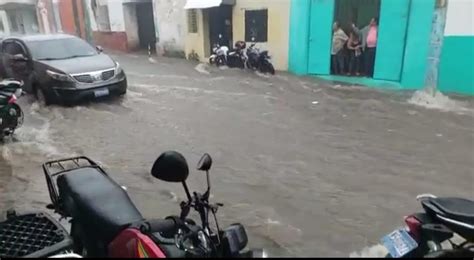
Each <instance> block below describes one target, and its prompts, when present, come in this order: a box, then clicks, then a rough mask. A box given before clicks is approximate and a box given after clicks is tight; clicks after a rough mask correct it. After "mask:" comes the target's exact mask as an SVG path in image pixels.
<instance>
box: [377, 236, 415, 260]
mask: <svg viewBox="0 0 474 260" xmlns="http://www.w3.org/2000/svg"><path fill="white" fill-rule="evenodd" d="M381 241H382V244H383V245H384V246H385V248H387V250H388V252H389V253H390V255H391V256H392V257H393V258H401V257H403V256H405V255H407V254H408V253H410V252H411V251H413V250H415V249H416V248H417V247H418V243H416V241H415V240H414V239H413V238H412V237H411V236H410V234H408V232H407V231H406V230H404V229H398V230H395V231H393V232H392V233H390V234H388V235H386V236H384V237H383V238H382V240H381Z"/></svg>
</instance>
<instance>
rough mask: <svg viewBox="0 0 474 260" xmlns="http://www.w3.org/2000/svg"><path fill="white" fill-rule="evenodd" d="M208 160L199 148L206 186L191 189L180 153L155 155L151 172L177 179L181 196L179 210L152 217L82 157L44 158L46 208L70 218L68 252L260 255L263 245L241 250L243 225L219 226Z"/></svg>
mask: <svg viewBox="0 0 474 260" xmlns="http://www.w3.org/2000/svg"><path fill="white" fill-rule="evenodd" d="M211 165H212V159H211V157H210V156H209V155H208V154H205V155H204V156H203V157H202V158H201V160H200V162H199V164H198V170H199V171H203V172H205V173H206V176H207V184H208V185H207V186H208V187H207V190H206V191H205V192H204V193H198V192H193V193H192V194H191V193H190V192H189V189H188V186H187V184H186V179H187V177H188V174H189V170H188V165H187V162H186V159H185V158H184V157H183V155H181V154H180V153H177V152H165V153H163V154H162V155H161V156H160V157H158V159H157V160H156V161H155V163H154V165H153V168H152V170H151V175H152V176H153V177H155V178H157V179H159V180H162V181H166V182H172V183H182V185H183V187H184V190H185V193H186V196H187V200H186V201H183V202H181V204H180V206H181V214H180V216H170V217H167V218H165V219H155V220H146V219H144V218H143V216H142V215H141V214H140V212H139V211H138V210H137V208H136V207H135V205H134V204H133V202H132V201H131V200H130V198H129V196H128V195H127V192H126V191H125V188H123V187H121V186H119V185H118V184H117V183H116V182H115V181H113V180H112V179H111V178H110V177H109V175H108V174H107V173H106V172H105V171H104V170H103V169H102V168H101V167H100V166H99V165H98V164H97V163H95V162H94V161H92V160H90V159H88V158H86V157H75V158H70V159H64V160H57V161H50V162H47V163H45V164H43V170H44V174H45V176H46V182H47V185H48V190H49V194H50V197H51V201H52V204H51V205H49V208H51V209H54V210H55V212H57V213H59V214H60V215H61V217H62V218H67V219H70V223H71V231H70V233H71V236H72V240H73V241H74V252H75V253H77V254H80V255H82V256H84V257H114V258H115V257H126V258H135V257H139V258H145V257H152V258H153V257H157V258H161V257H231V258H232V257H255V258H260V257H265V253H264V251H263V250H244V249H245V248H246V246H247V242H248V238H247V234H246V231H245V228H244V227H243V225H241V224H233V225H231V226H230V227H228V228H225V229H220V228H219V225H218V223H217V218H216V212H217V210H218V208H219V207H222V206H223V204H220V203H215V204H212V203H210V202H209V198H210V190H211V186H210V179H209V170H210V168H211ZM191 210H195V211H196V212H197V213H199V216H200V220H201V221H200V222H201V224H200V225H199V224H197V223H196V222H195V221H193V220H192V219H189V218H188V215H189V213H190V211H191ZM209 215H213V218H214V221H215V228H211V225H210V222H209Z"/></svg>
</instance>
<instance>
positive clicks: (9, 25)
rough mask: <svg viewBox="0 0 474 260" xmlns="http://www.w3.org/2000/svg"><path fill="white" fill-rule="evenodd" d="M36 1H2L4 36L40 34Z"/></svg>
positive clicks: (1, 27)
mask: <svg viewBox="0 0 474 260" xmlns="http://www.w3.org/2000/svg"><path fill="white" fill-rule="evenodd" d="M36 4H37V1H36V0H16V1H13V0H1V1H0V9H1V10H2V12H0V18H1V19H0V21H1V25H0V29H2V31H3V34H31V33H39V32H40V27H39V23H38V16H37V9H36Z"/></svg>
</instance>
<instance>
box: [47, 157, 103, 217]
mask: <svg viewBox="0 0 474 260" xmlns="http://www.w3.org/2000/svg"><path fill="white" fill-rule="evenodd" d="M71 166H72V167H71ZM80 168H93V169H96V170H97V171H98V173H100V174H104V175H105V176H108V175H107V173H106V172H105V171H104V170H103V169H102V168H101V167H100V166H99V164H97V163H96V162H94V161H93V160H91V159H89V158H87V157H85V156H78V157H72V158H66V159H60V160H54V161H49V162H46V163H44V164H43V172H44V175H45V177H46V184H47V185H48V191H49V197H50V198H51V202H52V209H54V210H55V211H56V212H58V213H60V214H62V215H65V214H63V213H64V212H62V210H61V205H60V201H59V193H58V188H57V186H56V179H57V178H58V177H59V176H61V175H63V174H67V173H69V172H71V171H74V170H76V169H80ZM53 169H56V171H53ZM50 207H51V206H48V208H50Z"/></svg>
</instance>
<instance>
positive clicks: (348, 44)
mask: <svg viewBox="0 0 474 260" xmlns="http://www.w3.org/2000/svg"><path fill="white" fill-rule="evenodd" d="M380 4H381V0H336V1H335V7H334V19H333V22H334V25H336V24H337V25H336V26H338V27H339V28H340V30H338V31H334V32H333V38H332V46H331V74H333V75H344V76H367V77H373V75H374V67H375V58H376V45H372V46H369V45H371V44H373V43H369V44H367V41H366V39H367V35H368V34H367V33H368V30H369V24H370V23H371V21H372V19H374V21H375V23H376V24H377V26H378V17H379V16H380ZM363 38H366V39H363ZM375 39H376V38H375Z"/></svg>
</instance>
